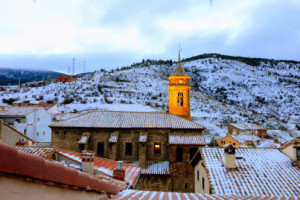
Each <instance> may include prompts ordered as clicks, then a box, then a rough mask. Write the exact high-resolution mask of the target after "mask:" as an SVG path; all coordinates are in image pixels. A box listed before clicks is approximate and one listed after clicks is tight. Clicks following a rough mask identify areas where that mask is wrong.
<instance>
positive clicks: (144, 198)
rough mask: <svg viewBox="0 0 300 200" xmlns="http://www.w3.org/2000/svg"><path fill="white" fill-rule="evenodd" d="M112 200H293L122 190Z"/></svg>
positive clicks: (290, 199) (272, 197)
mask: <svg viewBox="0 0 300 200" xmlns="http://www.w3.org/2000/svg"><path fill="white" fill-rule="evenodd" d="M112 199H115V200H117V199H118V200H127V199H131V200H158V199H159V200H246V199H252V200H275V199H280V200H295V198H292V197H290V198H289V197H274V196H271V197H264V196H241V195H216V194H199V193H179V192H159V191H139V190H123V191H122V192H120V193H119V194H118V195H116V196H114V197H113V198H112Z"/></svg>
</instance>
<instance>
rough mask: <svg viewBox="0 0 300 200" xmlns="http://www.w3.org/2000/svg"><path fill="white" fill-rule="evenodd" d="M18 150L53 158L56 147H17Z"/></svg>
mask: <svg viewBox="0 0 300 200" xmlns="http://www.w3.org/2000/svg"><path fill="white" fill-rule="evenodd" d="M16 149H17V150H18V151H21V152H24V153H28V154H32V155H36V156H40V157H42V158H44V159H47V160H48V159H51V157H52V155H53V154H54V153H55V148H52V147H16Z"/></svg>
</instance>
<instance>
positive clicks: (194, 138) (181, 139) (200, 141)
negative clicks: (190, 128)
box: [169, 134, 206, 145]
mask: <svg viewBox="0 0 300 200" xmlns="http://www.w3.org/2000/svg"><path fill="white" fill-rule="evenodd" d="M169 144H173V145H176V144H181V145H206V141H205V137H204V135H202V134H186V135H178V134H170V135H169Z"/></svg>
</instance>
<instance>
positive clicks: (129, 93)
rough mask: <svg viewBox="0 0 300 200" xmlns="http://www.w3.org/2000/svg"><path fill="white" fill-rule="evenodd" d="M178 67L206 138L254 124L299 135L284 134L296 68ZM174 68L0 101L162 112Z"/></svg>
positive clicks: (97, 77)
mask: <svg viewBox="0 0 300 200" xmlns="http://www.w3.org/2000/svg"><path fill="white" fill-rule="evenodd" d="M145 65H146V66H145ZM183 66H184V67H185V69H186V71H187V73H188V74H189V75H190V76H191V77H192V79H191V85H192V86H193V89H192V92H191V109H192V110H191V114H192V117H193V120H194V121H195V122H198V123H200V124H203V125H205V126H207V129H208V130H207V133H212V134H215V136H216V137H220V136H222V135H225V133H226V130H227V123H228V122H254V123H259V124H262V125H263V126H265V127H266V128H269V129H281V130H285V131H286V137H289V136H295V135H296V134H297V133H298V132H299V131H298V132H297V131H295V130H292V131H291V130H288V128H289V125H288V124H287V122H288V120H290V118H292V119H299V113H300V110H299V102H300V78H299V77H300V70H299V68H300V64H299V63H285V62H277V63H275V64H274V63H272V62H261V63H260V64H259V65H258V66H252V65H247V64H245V63H244V62H240V61H235V60H227V59H221V58H204V59H198V60H193V61H188V62H185V63H184V64H183ZM174 68H175V64H173V65H172V66H171V65H170V64H162V65H159V64H157V63H156V64H153V63H152V64H151V62H150V61H149V62H148V63H143V65H141V64H140V65H137V67H133V68H130V67H129V68H126V69H124V70H116V71H111V72H105V71H104V70H99V71H96V72H94V73H92V74H89V75H86V76H84V77H82V78H80V79H78V81H77V82H72V83H51V84H49V85H45V86H41V87H23V88H22V89H21V91H20V92H17V91H15V92H13V91H12V90H11V89H10V88H6V91H2V92H0V99H3V100H4V102H7V101H5V100H7V99H9V98H12V101H14V100H43V101H45V102H48V103H58V104H59V105H60V106H59V108H60V109H61V110H64V111H87V110H91V109H103V110H131V111H159V112H167V109H168V90H167V87H168V76H169V75H171V74H172V72H173V70H174ZM2 102H3V101H2ZM0 103H1V101H0ZM2 104H3V105H6V104H5V103H2Z"/></svg>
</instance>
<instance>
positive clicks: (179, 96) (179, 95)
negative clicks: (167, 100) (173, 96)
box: [177, 92, 183, 106]
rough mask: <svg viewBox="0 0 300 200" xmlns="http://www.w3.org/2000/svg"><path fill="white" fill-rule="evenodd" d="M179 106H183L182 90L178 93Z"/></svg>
mask: <svg viewBox="0 0 300 200" xmlns="http://www.w3.org/2000/svg"><path fill="white" fill-rule="evenodd" d="M177 106H183V94H182V92H179V93H178V97H177Z"/></svg>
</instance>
